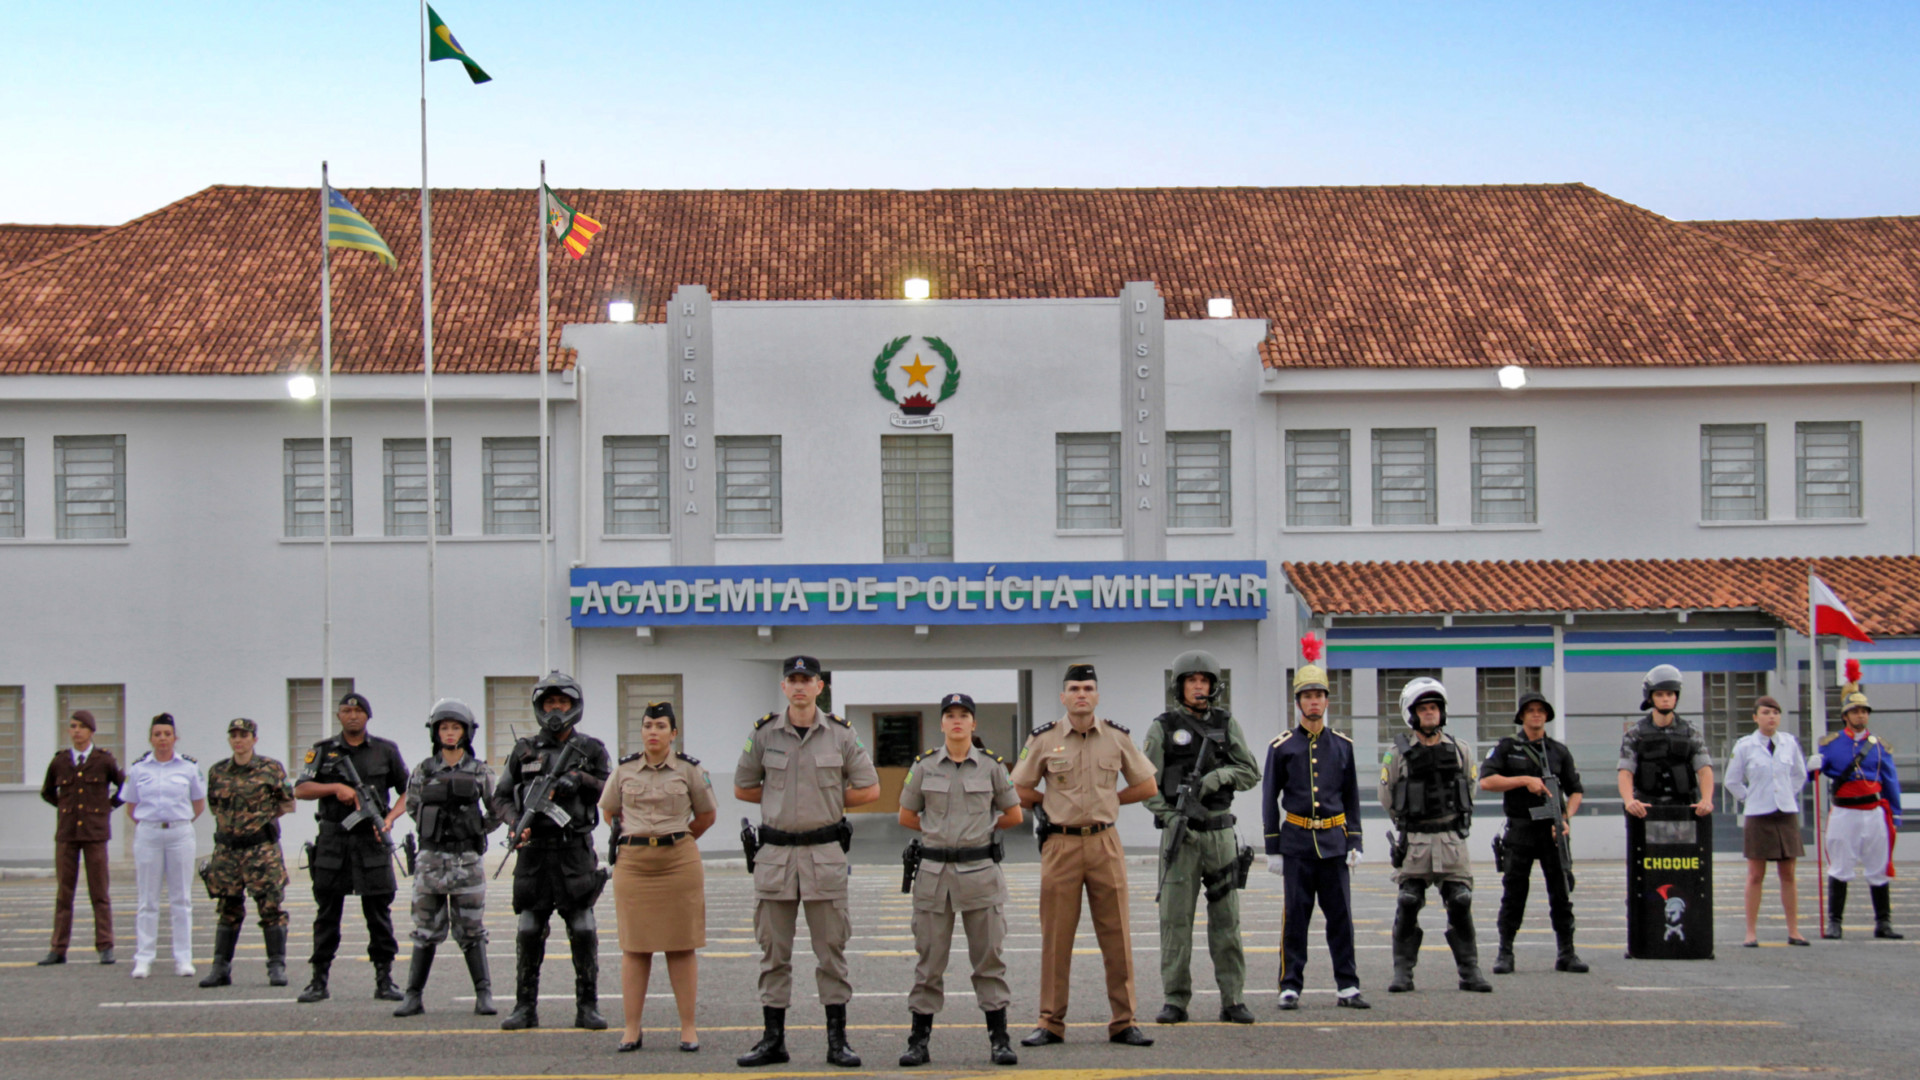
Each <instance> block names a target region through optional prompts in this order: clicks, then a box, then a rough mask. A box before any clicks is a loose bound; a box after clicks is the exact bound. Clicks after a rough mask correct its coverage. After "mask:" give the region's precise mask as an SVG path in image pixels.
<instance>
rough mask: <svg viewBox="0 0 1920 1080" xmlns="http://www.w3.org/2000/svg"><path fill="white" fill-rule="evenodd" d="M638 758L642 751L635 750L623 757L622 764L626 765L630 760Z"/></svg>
mask: <svg viewBox="0 0 1920 1080" xmlns="http://www.w3.org/2000/svg"><path fill="white" fill-rule="evenodd" d="M638 760H640V751H638V750H635V751H634V752H633V753H631V754H628V755H627V756H626V757H623V758H621V759H620V764H622V765H625V764H626V763H627V762H629V761H638Z"/></svg>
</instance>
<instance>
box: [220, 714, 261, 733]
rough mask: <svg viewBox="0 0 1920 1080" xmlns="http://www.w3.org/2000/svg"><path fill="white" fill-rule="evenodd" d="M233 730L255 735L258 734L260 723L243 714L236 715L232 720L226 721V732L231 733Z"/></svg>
mask: <svg viewBox="0 0 1920 1080" xmlns="http://www.w3.org/2000/svg"><path fill="white" fill-rule="evenodd" d="M235 732H243V733H245V734H248V735H256V736H257V735H259V734H260V725H259V724H256V723H254V722H253V721H251V720H249V719H247V718H246V717H244V716H236V717H234V718H233V719H232V720H229V721H227V734H229V735H232V734H233V733H235Z"/></svg>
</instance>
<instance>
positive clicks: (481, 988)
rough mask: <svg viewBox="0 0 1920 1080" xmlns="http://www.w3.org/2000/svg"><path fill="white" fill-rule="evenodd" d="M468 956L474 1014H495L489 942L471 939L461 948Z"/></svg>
mask: <svg viewBox="0 0 1920 1080" xmlns="http://www.w3.org/2000/svg"><path fill="white" fill-rule="evenodd" d="M460 951H461V952H462V953H464V954H466V957H467V974H468V975H469V976H471V977H472V978H473V1014H474V1015H475V1016H493V1015H495V1014H497V1013H498V1012H499V1011H500V1010H498V1009H496V1008H494V1007H493V976H492V975H491V974H490V973H488V971H487V943H486V942H484V941H470V942H468V943H467V944H466V945H464V946H463V947H462V948H461V950H460Z"/></svg>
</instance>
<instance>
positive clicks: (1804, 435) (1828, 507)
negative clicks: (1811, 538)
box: [1793, 420, 1865, 518]
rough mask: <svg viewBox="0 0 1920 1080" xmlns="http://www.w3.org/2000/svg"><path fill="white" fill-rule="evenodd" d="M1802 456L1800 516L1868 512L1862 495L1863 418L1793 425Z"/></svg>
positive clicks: (1798, 448)
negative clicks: (1861, 427)
mask: <svg viewBox="0 0 1920 1080" xmlns="http://www.w3.org/2000/svg"><path fill="white" fill-rule="evenodd" d="M1793 441H1794V450H1795V453H1796V454H1797V455H1798V457H1799V459H1800V483H1799V496H1800V498H1799V503H1800V505H1799V516H1800V517H1803V518H1829V517H1837V518H1857V517H1863V516H1865V512H1864V511H1863V510H1862V508H1861V507H1862V503H1861V499H1860V422H1859V421H1858V420H1844V421H1837V422H1823V423H1801V424H1796V425H1794V440H1793Z"/></svg>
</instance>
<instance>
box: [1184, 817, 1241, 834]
mask: <svg viewBox="0 0 1920 1080" xmlns="http://www.w3.org/2000/svg"><path fill="white" fill-rule="evenodd" d="M1239 820H1240V819H1239V818H1236V817H1234V816H1233V815H1232V814H1215V815H1214V816H1212V817H1210V818H1208V819H1207V820H1205V821H1196V822H1193V823H1192V824H1191V825H1188V826H1187V827H1188V828H1190V829H1192V830H1193V831H1194V832H1219V831H1220V830H1221V829H1231V828H1233V826H1234V823H1235V822H1237V821H1239Z"/></svg>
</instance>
